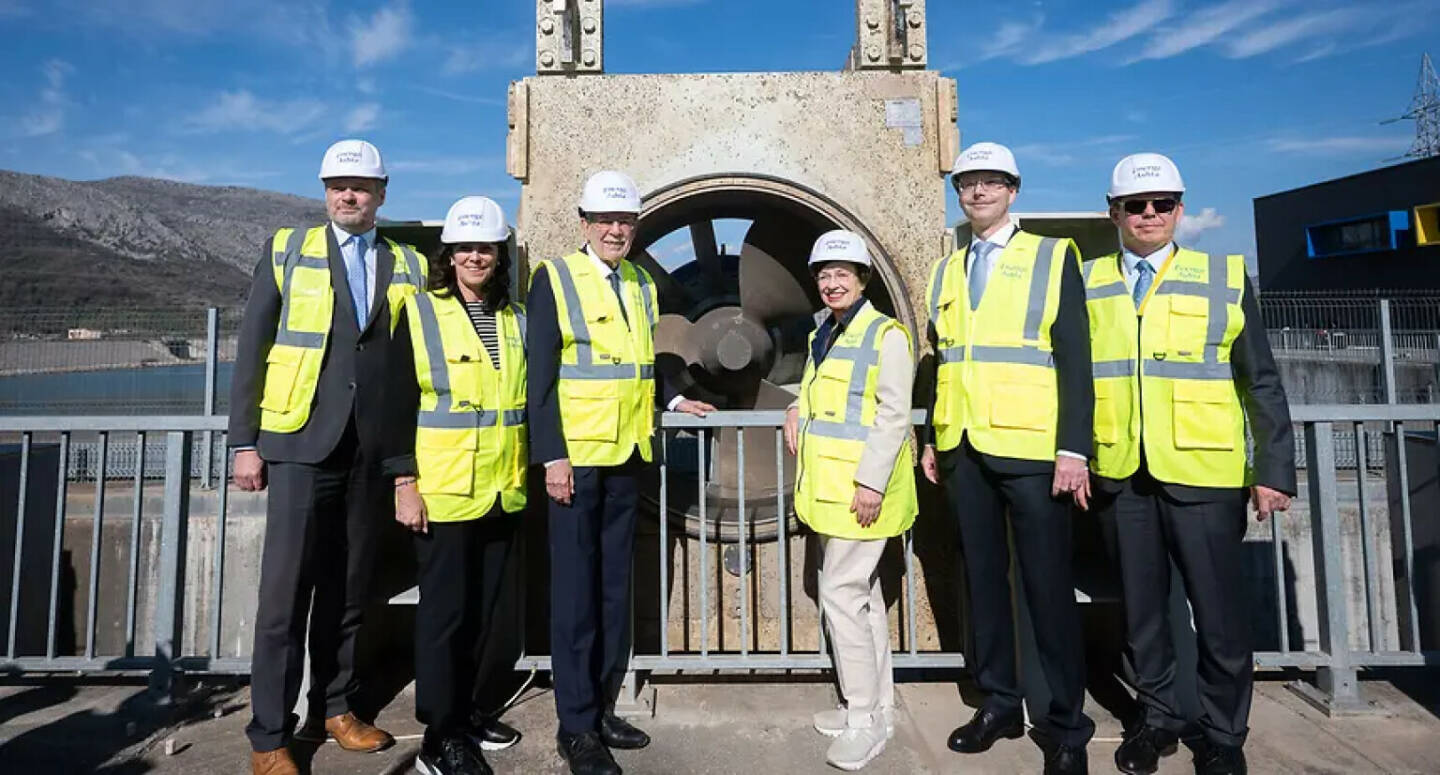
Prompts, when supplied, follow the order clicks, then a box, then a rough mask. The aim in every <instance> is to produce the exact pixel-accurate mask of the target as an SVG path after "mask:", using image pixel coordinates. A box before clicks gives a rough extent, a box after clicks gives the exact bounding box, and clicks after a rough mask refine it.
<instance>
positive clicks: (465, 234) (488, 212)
mask: <svg viewBox="0 0 1440 775" xmlns="http://www.w3.org/2000/svg"><path fill="white" fill-rule="evenodd" d="M509 237H510V227H509V226H508V225H506V223H505V211H504V210H501V209H500V205H498V204H496V203H495V200H493V199H490V198H488V197H483V196H467V197H464V198H463V199H460V200H459V201H457V202H456V203H455V204H453V205H450V212H448V213H445V228H444V229H441V230H440V241H441V242H443V243H445V244H446V245H455V244H459V243H461V242H504V241H505V240H506V239H508V238H509Z"/></svg>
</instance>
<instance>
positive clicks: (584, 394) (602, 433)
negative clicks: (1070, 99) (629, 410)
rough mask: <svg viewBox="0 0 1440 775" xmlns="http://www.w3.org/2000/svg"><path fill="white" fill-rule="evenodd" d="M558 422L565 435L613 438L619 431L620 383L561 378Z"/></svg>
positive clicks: (593, 438) (592, 438)
mask: <svg viewBox="0 0 1440 775" xmlns="http://www.w3.org/2000/svg"><path fill="white" fill-rule="evenodd" d="M560 425H561V427H562V429H563V431H564V433H565V438H567V439H572V440H574V441H608V442H614V441H615V440H616V439H617V438H618V437H619V434H620V385H619V383H617V382H614V381H612V380H601V379H596V380H586V379H575V380H561V381H560Z"/></svg>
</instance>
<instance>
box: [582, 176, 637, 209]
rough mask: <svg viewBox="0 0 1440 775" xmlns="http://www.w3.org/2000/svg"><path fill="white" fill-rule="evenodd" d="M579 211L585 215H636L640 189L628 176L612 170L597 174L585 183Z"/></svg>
mask: <svg viewBox="0 0 1440 775" xmlns="http://www.w3.org/2000/svg"><path fill="white" fill-rule="evenodd" d="M580 211H581V212H586V213H638V212H640V189H639V188H638V187H636V185H635V181H633V180H631V179H630V176H629V175H626V174H625V173H623V172H616V171H614V170H605V171H603V172H597V173H595V174H594V175H591V176H590V179H589V180H587V181H585V190H584V192H583V193H582V194H581V195H580Z"/></svg>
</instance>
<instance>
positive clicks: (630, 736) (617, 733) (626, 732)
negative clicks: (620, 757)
mask: <svg viewBox="0 0 1440 775" xmlns="http://www.w3.org/2000/svg"><path fill="white" fill-rule="evenodd" d="M600 739H601V740H603V741H604V742H605V745H607V746H609V747H611V748H619V749H621V750H634V749H636V748H644V747H645V746H647V745H650V736H649V735H647V734H645V733H644V732H642V731H640V730H639V729H636V728H635V725H634V724H631V723H630V722H628V721H626V720H625V719H623V718H620V717H619V716H617V715H615V714H614V713H606V714H605V715H603V716H601V717H600Z"/></svg>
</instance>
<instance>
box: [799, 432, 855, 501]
mask: <svg viewBox="0 0 1440 775" xmlns="http://www.w3.org/2000/svg"><path fill="white" fill-rule="evenodd" d="M816 442H820V443H819V444H816ZM809 443H811V444H816V445H817V446H818V447H819V449H816V450H815V457H814V462H815V470H814V471H809V472H806V476H811V477H814V478H812V479H811V483H812V484H811V487H812V488H813V489H812V490H811V491H812V492H813V493H815V500H817V501H823V502H825V503H843V504H845V505H846V506H849V505H850V501H851V500H853V499H854V497H855V471H856V469H857V468H859V466H860V453H861V452H862V451H863V450H862V449H861V448H860V446H859V445H857V444H845V443H837V442H835V441H833V440H830V439H815V438H812V439H810V441H809Z"/></svg>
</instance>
